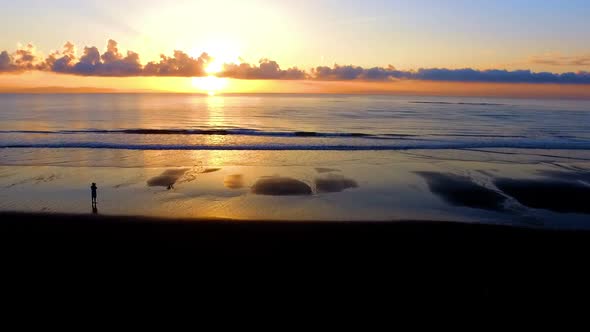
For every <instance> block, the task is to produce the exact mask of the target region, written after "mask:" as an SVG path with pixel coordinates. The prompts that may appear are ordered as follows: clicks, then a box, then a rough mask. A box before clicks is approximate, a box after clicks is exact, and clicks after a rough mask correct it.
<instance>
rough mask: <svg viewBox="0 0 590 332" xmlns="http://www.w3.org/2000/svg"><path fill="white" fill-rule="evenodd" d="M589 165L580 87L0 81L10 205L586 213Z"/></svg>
mask: <svg viewBox="0 0 590 332" xmlns="http://www.w3.org/2000/svg"><path fill="white" fill-rule="evenodd" d="M589 174H590V101H584V100H529V99H501V98H470V97H432V96H429V97H423V96H374V95H280V94H278V95H230V96H223V95H220V96H201V95H185V94H88V95H85V94H79V95H71V94H64V95H59V94H56V95H47V94H31V95H27V94H0V198H1V202H0V210H5V211H46V212H74V213H86V212H88V206H87V205H88V204H87V202H86V201H89V194H88V193H87V192H88V191H89V189H88V188H89V185H90V183H91V182H96V183H98V186H99V211H100V213H104V214H132V215H135V214H142V215H158V216H183V217H187V216H188V217H195V218H210V217H215V218H230V219H273V220H283V219H284V220H353V221H357V220H358V221H362V220H387V221H395V220H433V219H434V220H449V221H463V222H487V223H502V224H511V225H525V226H531V227H565V228H590V227H588V226H590V221H587V219H588V218H587V217H588V213H590V211H588V208H586V207H584V206H583V205H584V204H583V202H582V198H580V195H582V196H583V195H586V196H585V197H586V198H587V197H590V196H588V191H589V190H590V176H589ZM519 181H520V182H519ZM530 188H536V191H535V192H536V193H537V195H541V196H542V195H546V196H547V197H541V198H538V197H537V198H535V197H532V198H531V194H530V192H528V191H527V190H529V189H530ZM552 193H553V194H552ZM555 193H559V194H560V196H561V197H559V199H555V197H554V194H555ZM568 195H569V196H568ZM570 196H571V197H570ZM552 197H553V198H552ZM568 197H569V198H568ZM578 201H580V202H578Z"/></svg>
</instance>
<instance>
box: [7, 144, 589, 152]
mask: <svg viewBox="0 0 590 332" xmlns="http://www.w3.org/2000/svg"><path fill="white" fill-rule="evenodd" d="M0 148H5V149H17V148H20V149H112V150H195V151H198V150H208V151H212V150H227V151H231V150H240V151H247V150H251V151H316V150H320V151H321V150H324V151H331V150H333V151H396V150H443V149H473V148H480V149H482V148H489V149H490V148H513V149H545V150H590V142H582V143H571V142H568V143H559V142H556V143H552V142H546V143H539V142H506V143H504V142H467V143H466V142H457V143H432V144H424V143H420V144H415V145H403V144H400V145H276V144H270V145H173V144H172V145H170V144H113V143H98V142H73V143H37V144H29V143H27V144H24V143H23V144H18V143H17V144H3V145H0Z"/></svg>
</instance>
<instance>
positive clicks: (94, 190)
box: [90, 182, 97, 206]
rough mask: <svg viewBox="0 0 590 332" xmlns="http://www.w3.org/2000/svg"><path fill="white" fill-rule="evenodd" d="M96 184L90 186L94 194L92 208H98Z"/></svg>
mask: <svg viewBox="0 0 590 332" xmlns="http://www.w3.org/2000/svg"><path fill="white" fill-rule="evenodd" d="M96 189H97V187H96V183H94V182H92V185H91V186H90V191H91V192H92V206H96Z"/></svg>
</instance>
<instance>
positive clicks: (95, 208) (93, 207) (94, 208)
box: [92, 203, 98, 214]
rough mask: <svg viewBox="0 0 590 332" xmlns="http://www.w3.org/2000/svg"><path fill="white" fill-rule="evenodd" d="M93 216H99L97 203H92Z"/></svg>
mask: <svg viewBox="0 0 590 332" xmlns="http://www.w3.org/2000/svg"><path fill="white" fill-rule="evenodd" d="M92 214H98V207H96V203H92Z"/></svg>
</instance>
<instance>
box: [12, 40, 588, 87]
mask: <svg viewBox="0 0 590 332" xmlns="http://www.w3.org/2000/svg"><path fill="white" fill-rule="evenodd" d="M211 61H213V58H212V57H211V56H209V55H208V54H207V53H203V54H201V55H200V56H199V57H197V58H195V57H191V56H190V55H188V54H186V53H184V52H182V51H178V50H177V51H174V54H173V55H172V56H166V55H161V56H160V60H159V61H152V62H149V63H147V64H146V65H142V64H141V62H140V58H139V54H137V53H135V52H132V51H127V53H126V54H121V52H120V51H119V48H118V44H117V42H116V41H114V40H109V41H108V44H107V48H106V51H105V52H104V53H102V54H101V53H100V51H99V50H98V48H96V47H94V46H93V47H84V49H83V51H82V55H81V56H80V57H79V58H78V57H77V56H76V49H75V46H74V45H73V44H72V43H70V42H68V43H66V44H65V45H64V47H63V50H62V51H57V52H53V53H52V54H50V55H49V56H48V57H46V58H43V57H41V56H40V55H38V53H37V52H36V50H35V47H34V46H33V45H31V44H29V45H27V46H25V47H22V48H20V49H18V50H16V51H15V52H14V53H12V54H9V53H8V52H6V51H2V52H0V73H18V72H24V71H32V70H39V71H47V72H54V73H64V74H71V75H80V76H107V77H136V76H169V77H201V76H207V75H208V74H207V72H206V68H207V65H208V64H209V63H211ZM223 68H224V69H223V70H222V71H221V72H220V73H217V74H216V75H217V76H219V77H228V78H237V79H272V80H323V81H351V80H358V81H383V82H387V81H397V80H419V81H447V82H488V83H558V84H590V72H584V71H580V72H577V73H574V72H570V73H563V74H556V73H549V72H539V73H535V72H532V71H530V70H514V71H508V70H499V69H492V70H476V69H471V68H465V69H445V68H430V69H419V70H416V71H402V70H397V69H396V68H394V67H393V66H388V67H374V68H363V67H358V66H339V65H335V66H333V67H325V66H321V67H316V68H313V69H312V70H311V71H309V72H306V71H304V70H301V69H298V68H296V67H294V68H289V69H281V68H280V66H279V64H278V63H277V62H276V61H272V60H268V59H262V60H260V62H259V63H258V65H252V64H248V63H241V64H234V63H231V64H225V65H224V67H223Z"/></svg>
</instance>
